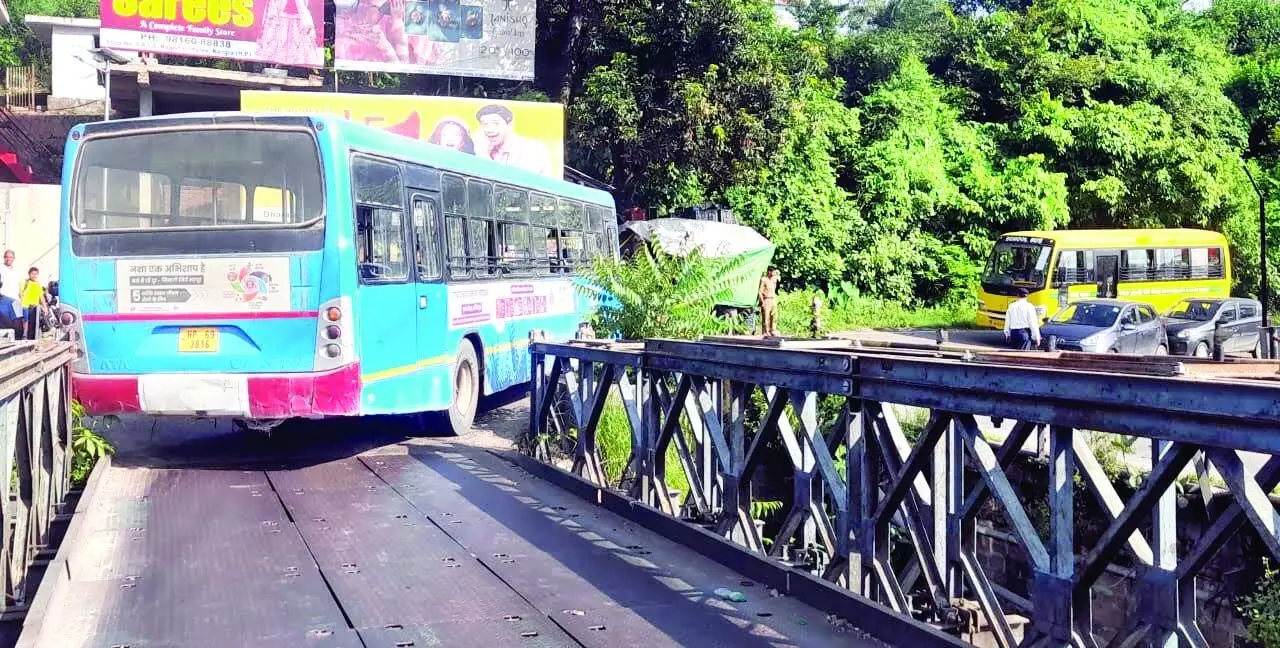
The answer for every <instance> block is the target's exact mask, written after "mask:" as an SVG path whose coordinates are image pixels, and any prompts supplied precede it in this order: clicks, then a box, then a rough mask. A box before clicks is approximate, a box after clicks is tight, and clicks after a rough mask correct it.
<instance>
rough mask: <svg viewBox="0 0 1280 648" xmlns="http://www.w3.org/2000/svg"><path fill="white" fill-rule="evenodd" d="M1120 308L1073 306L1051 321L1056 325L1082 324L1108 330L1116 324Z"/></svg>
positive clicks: (1090, 305)
mask: <svg viewBox="0 0 1280 648" xmlns="http://www.w3.org/2000/svg"><path fill="white" fill-rule="evenodd" d="M1119 316H1120V307H1119V306H1116V305H1115V304H1091V303H1080V304H1071V305H1070V306H1067V307H1066V308H1064V309H1062V310H1060V311H1058V314H1057V315H1054V316H1053V318H1052V319H1050V320H1049V321H1050V322H1052V323H1054V324H1081V325H1084V326H1096V327H1098V328H1107V327H1109V326H1111V325H1112V324H1115V323H1116V318H1117V317H1119Z"/></svg>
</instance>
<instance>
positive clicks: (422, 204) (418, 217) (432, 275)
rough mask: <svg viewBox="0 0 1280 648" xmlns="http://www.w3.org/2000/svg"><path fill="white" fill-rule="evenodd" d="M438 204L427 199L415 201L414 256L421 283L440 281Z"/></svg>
mask: <svg viewBox="0 0 1280 648" xmlns="http://www.w3.org/2000/svg"><path fill="white" fill-rule="evenodd" d="M436 220H437V215H436V204H435V203H434V202H432V201H430V200H427V199H426V198H414V199H413V233H414V255H415V257H416V259H417V266H418V280H419V281H439V280H440V279H441V273H440V240H439V239H440V234H439V232H438V231H437V229H436V228H437V225H436Z"/></svg>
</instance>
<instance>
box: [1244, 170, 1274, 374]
mask: <svg viewBox="0 0 1280 648" xmlns="http://www.w3.org/2000/svg"><path fill="white" fill-rule="evenodd" d="M1244 173H1245V175H1246V176H1248V178H1249V184H1251V185H1253V191H1254V193H1256V194H1258V243H1259V246H1260V247H1261V250H1260V252H1261V255H1260V258H1259V259H1258V266H1259V268H1260V269H1261V272H1262V277H1261V280H1260V282H1259V292H1260V293H1261V294H1260V295H1259V299H1258V301H1260V302H1262V335H1264V336H1265V337H1266V344H1263V345H1262V353H1263V355H1264V356H1265V357H1267V358H1272V357H1275V354H1274V353H1272V351H1273V348H1272V347H1274V342H1273V340H1272V331H1271V304H1270V302H1271V285H1270V284H1271V282H1270V279H1269V278H1268V277H1267V192H1265V191H1263V190H1262V188H1261V187H1259V186H1258V183H1257V181H1255V180H1254V178H1253V172H1251V171H1250V170H1249V165H1248V163H1245V165H1244Z"/></svg>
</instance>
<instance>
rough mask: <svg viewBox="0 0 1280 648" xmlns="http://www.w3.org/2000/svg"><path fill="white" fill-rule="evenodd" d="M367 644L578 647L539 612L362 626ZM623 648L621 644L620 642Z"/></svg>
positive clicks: (385, 647) (387, 647)
mask: <svg viewBox="0 0 1280 648" xmlns="http://www.w3.org/2000/svg"><path fill="white" fill-rule="evenodd" d="M359 632H360V638H361V639H362V640H364V645H365V648H429V647H435V646H440V647H445V646H459V647H464V646H467V647H469V646H475V647H476V648H577V647H578V646H579V644H578V643H577V642H575V641H574V640H573V639H571V638H570V637H569V635H567V634H565V633H564V631H562V630H560V629H559V628H557V627H556V626H555V625H554V624H552V623H551V622H549V621H547V619H546V617H542V616H540V615H528V616H521V615H514V614H510V615H507V616H506V617H505V618H502V619H497V620H483V621H452V622H445V623H433V624H430V625H421V626H397V625H392V626H390V627H383V628H369V629H365V630H360V631H359ZM619 648H621V646H619Z"/></svg>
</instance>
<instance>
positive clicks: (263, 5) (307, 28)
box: [100, 0, 324, 68]
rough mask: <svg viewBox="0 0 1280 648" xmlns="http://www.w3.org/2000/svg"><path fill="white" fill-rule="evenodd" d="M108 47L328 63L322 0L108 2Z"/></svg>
mask: <svg viewBox="0 0 1280 648" xmlns="http://www.w3.org/2000/svg"><path fill="white" fill-rule="evenodd" d="M101 11H102V32H101V36H100V42H101V45H102V47H106V48H111V49H120V50H128V51H136V52H151V53H154V54H174V55H177V56H198V57H202V58H224V59H236V60H241V61H263V62H268V63H275V64H277V65H285V66H293V67H310V68H320V67H324V2H322V0H102V4H101Z"/></svg>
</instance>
